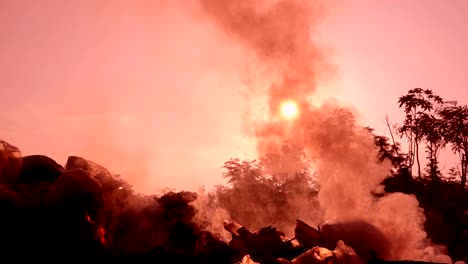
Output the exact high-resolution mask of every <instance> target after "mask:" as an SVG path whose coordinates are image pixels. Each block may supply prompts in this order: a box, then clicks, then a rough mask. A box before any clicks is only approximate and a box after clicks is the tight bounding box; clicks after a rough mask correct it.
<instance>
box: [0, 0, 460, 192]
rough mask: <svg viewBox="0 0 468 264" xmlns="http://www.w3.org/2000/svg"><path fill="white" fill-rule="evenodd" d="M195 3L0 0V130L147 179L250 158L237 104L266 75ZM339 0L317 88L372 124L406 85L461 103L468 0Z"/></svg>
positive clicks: (190, 180)
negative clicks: (256, 72) (327, 67)
mask: <svg viewBox="0 0 468 264" xmlns="http://www.w3.org/2000/svg"><path fill="white" fill-rule="evenodd" d="M189 2H190V1H187V2H184V1H149V0H139V1H130V0H128V1H124V0H122V1H104V0H103V1H92V0H89V1H85V0H83V1H60V0H43V1H34V0H29V1H27V0H4V1H1V2H0V25H2V26H0V58H1V60H0V98H1V100H2V104H1V106H0V122H1V126H0V137H2V138H3V139H5V140H7V141H9V142H10V143H12V144H14V145H17V146H18V147H19V148H20V149H21V150H22V151H23V154H25V155H29V154H45V155H49V156H51V157H52V158H54V159H56V160H57V162H59V163H61V164H64V163H65V162H66V158H67V156H69V155H82V156H85V157H88V158H89V159H91V160H94V161H96V162H100V163H102V164H103V165H105V166H107V167H108V168H109V169H111V170H113V171H115V172H118V173H122V174H124V176H126V177H127V178H128V179H129V181H130V182H131V183H133V184H134V185H135V187H136V188H137V189H138V190H140V191H143V192H150V191H154V190H158V189H161V188H164V187H166V186H171V187H175V188H184V189H193V188H196V187H197V186H200V185H206V186H211V185H213V184H216V183H220V182H221V177H220V174H221V172H222V170H221V169H220V167H221V166H222V164H223V162H224V161H226V160H228V159H229V158H231V157H239V158H254V157H255V151H254V149H255V146H254V141H253V140H252V139H250V138H249V137H248V136H247V135H246V134H245V131H244V128H243V122H242V119H243V116H242V115H243V114H244V113H245V111H246V107H247V101H246V98H245V95H246V91H247V90H248V87H247V86H248V85H261V80H260V81H258V80H254V81H252V80H250V79H248V78H246V77H245V74H244V73H245V71H248V69H246V68H245V65H247V64H248V63H246V61H247V60H248V58H245V57H242V56H240V54H241V53H240V52H239V48H238V47H237V46H236V45H235V44H232V43H229V42H228V41H227V39H226V38H223V36H221V35H220V34H219V33H218V32H217V31H216V30H215V28H214V27H212V26H210V25H209V23H208V21H207V20H202V19H201V18H200V17H198V15H199V14H197V13H195V12H192V10H191V5H190V4H188V3H189ZM338 2H339V1H338ZM338 6H339V7H337V9H336V10H333V12H332V13H331V15H330V17H328V18H327V20H326V21H324V23H323V25H322V26H321V27H320V34H319V36H316V37H315V38H317V39H318V41H319V42H320V43H321V44H322V45H323V47H324V48H326V49H329V51H330V61H332V62H334V63H335V64H336V65H337V67H338V72H337V75H336V78H334V82H333V83H328V84H326V85H324V86H323V87H322V88H321V90H322V95H323V96H324V97H336V98H338V99H340V100H342V101H344V102H345V104H346V105H350V106H352V107H354V108H355V109H356V111H358V112H359V113H360V115H359V117H360V121H361V123H362V124H363V125H370V126H372V127H375V128H377V129H378V131H380V132H385V128H384V126H383V123H382V119H383V117H384V115H385V114H386V113H388V114H389V115H390V118H391V120H393V121H395V122H397V121H399V120H400V117H401V112H400V111H399V110H398V107H397V103H396V101H397V98H398V97H399V96H400V95H402V94H404V93H405V92H406V91H407V90H408V89H411V88H414V87H422V88H428V89H432V90H434V91H435V92H436V93H438V94H440V95H441V96H442V97H444V98H445V99H447V100H458V101H459V103H460V104H467V103H468V89H467V88H466V84H467V83H468V82H467V80H466V76H467V75H466V69H468V60H467V59H468V50H467V49H466V47H468V29H467V28H466V23H465V18H466V16H467V15H468V2H467V1H464V0H452V1H442V0H438V1H437V0H427V1H426V0H420V1H416V0H410V1H406V0H395V1H391V0H386V1H370V0H369V1H363V0H349V1H343V3H340V4H339V5H338ZM250 107H252V105H250ZM258 107H262V106H258Z"/></svg>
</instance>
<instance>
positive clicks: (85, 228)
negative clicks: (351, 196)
mask: <svg viewBox="0 0 468 264" xmlns="http://www.w3.org/2000/svg"><path fill="white" fill-rule="evenodd" d="M196 199H197V194H196V193H192V192H178V193H176V192H169V193H166V194H164V195H162V196H151V195H141V194H138V193H135V192H134V191H133V190H132V188H131V186H130V185H128V184H127V183H126V182H125V181H124V180H123V179H121V178H120V177H118V176H116V175H113V174H111V173H110V172H109V171H108V170H107V169H105V168H104V167H102V166H101V165H99V164H96V163H94V162H92V161H89V160H86V159H85V158H82V157H77V156H70V157H69V158H68V160H67V163H66V165H65V167H63V166H61V165H60V164H58V163H56V162H55V161H54V160H53V159H51V158H49V157H47V156H43V155H30V156H24V157H23V156H22V155H21V152H20V150H19V149H18V148H16V147H14V146H12V145H10V144H8V143H7V142H5V141H3V140H0V210H1V215H0V234H1V235H0V254H1V255H2V256H3V257H5V258H6V259H12V260H14V262H15V263H21V262H23V261H26V260H29V259H31V258H33V259H34V260H36V261H41V260H43V261H61V262H63V261H73V262H74V263H75V262H85V261H86V262H90V261H91V262H94V261H106V263H107V262H109V263H114V262H116V263H244V264H246V263H293V264H305V263H317V264H319V263H320V264H322V263H323V264H359V263H364V262H369V263H385V262H389V261H384V260H382V259H385V251H384V250H382V249H385V243H386V240H385V238H384V237H383V236H379V235H377V236H376V235H375V232H378V230H377V229H375V228H374V227H373V226H371V225H370V224H368V223H365V222H362V221H357V222H349V223H335V224H324V225H323V226H322V227H321V228H318V229H315V228H313V227H311V226H309V225H308V224H306V223H305V222H303V221H300V220H297V223H296V229H295V237H294V238H288V237H286V235H285V234H284V233H282V232H280V231H278V230H276V228H274V227H271V226H268V227H264V228H261V229H260V230H258V231H255V232H251V231H249V230H248V229H247V228H245V227H243V226H241V225H240V224H238V223H236V222H234V221H230V222H228V221H226V222H225V223H224V228H225V229H226V230H227V231H228V232H229V233H230V234H231V235H232V239H231V241H230V242H229V243H225V242H223V241H221V240H220V239H218V238H217V237H216V236H214V235H213V234H211V233H210V232H208V231H206V230H204V228H202V227H201V226H200V225H199V224H197V223H195V221H194V216H195V215H196V213H197V212H196V209H195V207H193V206H192V205H191V202H193V201H194V200H196ZM356 227H357V228H358V229H359V228H361V229H362V230H363V232H373V233H374V235H373V236H371V237H373V238H375V239H374V240H366V239H365V237H366V236H363V237H357V236H356V235H355V233H353V232H347V230H350V229H353V230H356ZM395 262H396V261H395Z"/></svg>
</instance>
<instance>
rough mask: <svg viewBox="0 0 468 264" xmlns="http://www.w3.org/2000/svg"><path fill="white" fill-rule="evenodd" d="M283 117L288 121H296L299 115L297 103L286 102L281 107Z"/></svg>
mask: <svg viewBox="0 0 468 264" xmlns="http://www.w3.org/2000/svg"><path fill="white" fill-rule="evenodd" d="M280 112H281V115H282V116H283V117H284V118H286V119H294V118H296V117H297V114H298V113H299V109H298V107H297V103H296V102H294V101H285V102H283V103H282V104H281V106H280Z"/></svg>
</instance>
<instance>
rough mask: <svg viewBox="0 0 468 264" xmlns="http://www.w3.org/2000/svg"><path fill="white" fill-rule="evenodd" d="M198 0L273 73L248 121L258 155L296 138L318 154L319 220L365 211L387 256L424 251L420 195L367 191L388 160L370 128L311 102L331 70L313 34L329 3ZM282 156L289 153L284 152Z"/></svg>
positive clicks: (345, 217) (336, 108) (332, 108)
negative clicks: (285, 114)
mask: <svg viewBox="0 0 468 264" xmlns="http://www.w3.org/2000/svg"><path fill="white" fill-rule="evenodd" d="M199 3H200V7H201V8H202V10H203V11H204V12H205V14H206V15H207V16H208V17H209V18H210V19H211V20H212V21H213V23H214V24H215V25H216V26H217V27H218V28H219V29H220V30H221V31H222V32H224V33H225V34H227V36H228V37H230V38H231V40H235V41H237V42H238V43H239V44H240V45H241V46H242V47H243V48H244V49H245V51H246V52H245V54H246V56H250V55H252V54H254V55H255V56H256V59H257V60H258V62H259V65H260V66H261V67H262V68H266V69H268V72H269V73H270V74H272V75H273V77H270V80H271V83H270V86H269V89H268V92H267V95H268V96H267V97H268V100H267V101H268V102H267V105H268V110H269V111H268V114H267V119H266V121H265V120H257V122H254V124H255V131H256V133H255V135H256V139H257V150H258V153H259V155H260V156H268V155H271V154H276V153H278V152H279V151H280V150H281V146H282V144H283V142H284V141H289V142H294V143H296V144H297V145H299V146H301V147H302V148H303V150H304V151H305V153H306V154H307V155H308V156H309V157H311V158H313V159H314V160H315V161H316V162H317V168H316V169H317V173H318V178H319V181H320V193H319V201H320V204H321V207H322V208H323V210H324V214H325V218H324V219H322V220H330V221H335V222H340V221H344V220H350V219H356V218H359V219H363V220H365V221H368V222H370V223H372V224H373V225H375V226H376V227H378V228H379V229H381V231H382V233H383V234H384V235H387V236H388V238H389V239H390V243H389V244H388V247H389V248H388V249H386V251H387V252H390V255H389V256H388V257H389V258H394V259H402V258H413V259H421V258H423V256H422V255H421V254H420V253H421V252H420V251H418V250H419V249H421V248H423V247H424V239H425V237H426V234H425V232H424V230H423V228H422V225H423V223H424V215H423V214H422V213H421V209H420V208H419V207H418V201H417V200H416V199H415V198H414V197H412V196H408V195H404V194H393V195H384V196H383V198H380V199H377V198H375V196H373V195H372V194H373V193H378V192H379V190H381V188H379V184H380V183H381V182H382V180H383V179H384V178H385V177H386V176H387V175H388V173H389V166H388V164H382V163H379V162H377V160H376V154H377V153H376V150H375V147H374V144H373V142H372V139H371V137H370V135H369V134H368V132H366V131H365V130H364V129H363V128H362V127H361V126H360V125H359V124H357V123H356V120H355V117H354V115H353V113H352V112H351V111H350V110H348V109H345V108H343V107H340V106H339V105H337V104H335V103H331V102H330V103H325V104H323V105H322V106H316V105H313V104H311V103H310V101H311V100H310V99H311V98H313V97H314V95H316V91H317V85H318V84H319V82H320V81H321V80H322V79H323V76H326V75H328V74H329V70H330V67H329V65H330V64H329V63H328V62H327V58H326V56H325V55H324V53H323V52H322V51H321V49H320V48H319V47H318V45H317V44H316V43H314V41H313V38H312V37H311V33H314V31H315V30H316V29H317V25H318V22H319V21H320V20H321V19H322V17H323V15H324V14H325V11H326V10H327V9H326V7H325V5H323V3H322V2H319V1H308V0H304V1H301V0H279V1H238V0H228V1H216V0H200V1H199ZM312 36H313V34H312ZM253 89H254V90H255V89H257V90H258V89H259V90H261V88H258V87H253ZM285 100H294V101H296V102H297V104H298V106H299V116H298V117H297V118H296V119H295V120H293V121H290V120H289V121H287V120H282V118H281V117H280V116H279V106H280V104H281V102H283V101H285ZM281 162H283V163H284V162H287V163H291V164H294V162H295V161H294V159H293V160H292V161H291V159H288V158H285V159H283V160H282V161H281ZM282 167H283V168H290V169H291V168H294V166H288V165H286V166H282ZM292 174H293V173H292ZM286 175H291V174H286ZM247 202H248V201H247ZM304 204H305V203H304ZM241 206H245V205H241ZM285 213H287V212H285ZM426 259H427V258H426Z"/></svg>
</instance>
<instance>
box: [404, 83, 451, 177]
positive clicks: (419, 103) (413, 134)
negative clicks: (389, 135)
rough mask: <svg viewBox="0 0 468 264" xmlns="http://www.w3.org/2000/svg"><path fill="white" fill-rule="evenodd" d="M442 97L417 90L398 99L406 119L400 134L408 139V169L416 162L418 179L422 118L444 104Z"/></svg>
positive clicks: (422, 135) (419, 173)
mask: <svg viewBox="0 0 468 264" xmlns="http://www.w3.org/2000/svg"><path fill="white" fill-rule="evenodd" d="M442 102H443V100H442V98H441V97H440V96H438V95H435V94H434V93H433V92H432V90H429V89H426V90H424V89H422V88H415V89H412V90H409V91H408V93H407V94H406V95H403V96H401V97H400V98H399V99H398V103H399V107H400V108H403V109H404V112H405V119H404V121H403V125H402V126H401V127H400V128H399V130H398V132H399V133H400V135H401V136H403V135H404V136H406V137H407V138H408V144H409V149H408V168H409V169H411V168H412V166H413V164H414V161H415V160H416V163H417V167H418V177H419V178H421V164H420V161H419V144H420V143H421V141H422V140H423V138H424V131H423V130H422V127H421V121H422V120H421V118H422V116H423V115H424V114H428V113H431V112H432V111H433V110H434V107H435V106H436V105H437V104H442Z"/></svg>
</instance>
